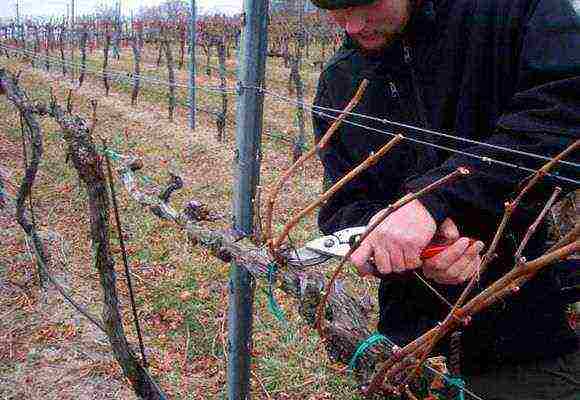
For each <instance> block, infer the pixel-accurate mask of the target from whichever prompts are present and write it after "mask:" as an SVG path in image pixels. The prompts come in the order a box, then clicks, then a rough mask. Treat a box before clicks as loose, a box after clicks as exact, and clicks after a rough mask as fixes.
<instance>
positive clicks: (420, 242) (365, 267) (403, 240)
mask: <svg viewBox="0 0 580 400" xmlns="http://www.w3.org/2000/svg"><path fill="white" fill-rule="evenodd" d="M384 212H385V210H382V211H379V212H378V213H377V214H376V215H375V216H374V217H373V218H372V219H371V221H370V222H369V225H371V224H372V223H373V222H374V221H376V220H377V219H378V218H380V217H381V215H382V214H383V213H384ZM436 231H437V225H436V223H435V220H434V219H433V217H431V214H429V211H427V209H426V208H425V207H424V206H423V205H422V204H421V202H420V201H418V200H414V201H412V202H410V203H409V204H407V205H405V206H403V207H401V208H399V209H398V210H397V211H395V212H394V213H392V214H391V215H389V216H388V217H387V218H385V220H384V221H383V222H381V223H380V224H379V226H377V228H376V229H375V230H373V232H372V233H371V234H370V235H369V236H368V237H367V238H366V239H365V240H364V242H363V243H361V245H360V247H359V248H358V249H357V250H356V251H355V252H354V253H353V254H352V255H351V257H350V259H351V261H352V262H353V263H354V264H355V265H356V266H357V268H358V271H359V274H360V275H361V276H364V275H369V274H370V272H371V271H370V267H369V264H368V263H369V262H370V261H371V257H374V263H375V265H376V267H377V269H378V271H379V272H380V273H381V274H383V275H386V274H390V273H391V272H405V271H408V270H412V269H416V268H419V267H421V265H422V261H421V258H420V255H421V251H423V249H424V248H425V247H427V245H428V244H429V243H430V242H431V240H432V239H433V237H434V235H435V232H436Z"/></svg>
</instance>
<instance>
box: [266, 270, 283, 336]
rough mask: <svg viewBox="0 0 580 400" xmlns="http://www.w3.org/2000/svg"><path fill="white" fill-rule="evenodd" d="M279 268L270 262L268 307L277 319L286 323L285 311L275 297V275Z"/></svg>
mask: <svg viewBox="0 0 580 400" xmlns="http://www.w3.org/2000/svg"><path fill="white" fill-rule="evenodd" d="M277 270H278V266H277V265H276V263H270V264H269V265H268V293H267V294H268V309H269V310H270V312H271V313H272V314H274V316H275V317H276V319H277V320H278V321H280V322H282V323H284V324H286V318H284V313H283V312H282V309H281V308H280V306H279V305H278V303H277V302H276V299H275V298H274V276H275V274H276V272H277Z"/></svg>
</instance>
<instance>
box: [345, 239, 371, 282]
mask: <svg viewBox="0 0 580 400" xmlns="http://www.w3.org/2000/svg"><path fill="white" fill-rule="evenodd" d="M372 254H373V248H372V247H371V246H370V245H368V244H366V243H364V242H363V243H362V244H361V245H360V246H359V247H358V249H356V250H355V251H354V253H352V254H351V256H350V261H352V263H353V264H354V265H356V267H357V269H358V271H359V274H360V275H361V276H365V275H369V274H370V271H368V266H367V265H366V263H367V262H368V261H370V258H371V256H372Z"/></svg>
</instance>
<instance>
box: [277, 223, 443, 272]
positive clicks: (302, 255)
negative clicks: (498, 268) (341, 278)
mask: <svg viewBox="0 0 580 400" xmlns="http://www.w3.org/2000/svg"><path fill="white" fill-rule="evenodd" d="M366 230H367V227H366V226H356V227H352V228H346V229H343V230H340V231H338V232H335V233H333V234H331V235H326V236H321V237H318V238H316V239H314V240H311V241H309V242H307V243H306V244H305V245H304V247H301V248H299V249H297V250H291V251H289V254H288V262H289V263H290V265H295V266H301V267H310V266H314V265H318V264H322V263H324V262H326V261H328V260H329V259H331V258H342V257H344V256H346V254H347V253H348V252H349V251H350V249H351V247H352V246H354V245H356V244H357V243H358V241H359V240H360V238H361V237H362V235H363V234H364V233H365V232H366ZM448 247H449V244H431V245H429V246H427V247H426V248H425V249H424V250H423V252H422V253H421V259H422V260H427V259H429V258H432V257H435V256H436V255H438V254H439V253H441V252H443V251H444V250H446V249H447V248H448ZM369 264H370V266H371V273H372V274H373V275H374V276H376V277H378V278H383V277H384V276H383V275H381V274H380V272H379V271H378V269H377V267H376V265H374V264H373V263H372V262H371V263H369Z"/></svg>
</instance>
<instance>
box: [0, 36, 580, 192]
mask: <svg viewBox="0 0 580 400" xmlns="http://www.w3.org/2000/svg"><path fill="white" fill-rule="evenodd" d="M0 49H3V50H5V51H9V52H13V53H17V54H24V55H26V56H29V57H33V58H34V59H36V60H41V61H46V60H47V59H48V60H50V61H52V62H53V63H54V64H58V65H63V64H66V65H69V66H75V67H78V68H80V70H81V71H82V70H84V71H86V72H89V73H90V74H92V75H97V76H100V77H110V76H114V77H115V79H116V80H117V81H125V82H130V83H135V82H137V81H144V82H148V83H151V84H154V85H158V86H163V87H170V86H174V87H179V88H183V89H189V84H188V83H186V82H183V81H176V82H175V83H174V84H172V83H171V82H168V81H164V80H161V79H158V78H153V77H150V76H145V75H134V74H132V73H129V72H127V71H122V72H121V71H116V70H107V71H106V72H103V71H102V70H97V69H94V68H90V67H87V66H83V65H81V64H79V63H72V62H69V61H64V62H63V60H61V59H59V58H54V57H46V56H43V55H38V54H37V53H34V52H32V51H29V50H23V49H15V48H13V47H9V46H4V45H1V44H0ZM195 87H196V88H199V89H200V90H205V91H207V92H210V93H225V94H229V95H238V94H239V92H240V90H241V89H250V90H256V91H258V92H261V93H263V94H264V95H267V96H269V97H272V98H276V99H278V100H280V101H283V102H285V103H288V104H293V105H295V106H298V107H303V108H304V109H306V110H308V111H310V112H311V113H313V114H316V115H319V116H321V117H324V118H328V119H330V120H337V119H338V115H340V114H343V113H344V111H343V110H339V109H333V108H328V107H321V106H314V105H310V104H307V103H305V102H300V101H298V100H296V99H292V98H289V97H287V96H284V95H281V94H279V93H276V92H273V91H270V90H267V89H265V88H263V87H256V86H248V85H244V84H242V83H240V82H238V84H237V85H236V86H235V87H227V86H226V87H221V86H204V85H196V86H195ZM180 104H181V105H182V106H185V107H189V103H184V102H180ZM199 110H200V111H202V112H206V113H208V114H211V115H214V116H216V117H223V116H222V113H220V112H217V111H210V110H205V109H199ZM323 111H327V112H323ZM329 113H335V114H337V115H333V114H329ZM346 114H347V115H350V116H353V117H358V118H363V119H367V120H370V121H375V122H380V123H382V124H385V125H393V126H398V127H402V128H405V129H411V130H415V131H419V132H423V133H426V134H429V135H432V136H439V137H443V138H446V139H451V140H456V141H460V142H464V143H468V144H470V145H476V146H482V147H487V148H490V149H493V150H498V151H504V152H507V153H512V154H517V155H519V156H525V157H529V158H534V159H537V160H542V161H550V160H551V158H550V157H547V156H543V155H539V154H535V153H530V152H525V151H522V150H517V149H512V148H508V147H503V146H498V145H493V144H490V143H486V142H481V141H477V140H473V139H468V138H464V137H460V136H455V135H451V134H447V133H443V132H438V131H434V130H430V129H425V128H421V127H417V126H413V125H409V124H404V123H401V122H396V121H391V120H388V119H385V118H378V117H375V116H372V115H366V114H361V113H355V112H348V113H346ZM225 120H227V121H229V122H230V123H234V124H235V121H234V120H232V119H229V118H225ZM343 122H344V123H345V124H348V125H351V126H356V127H359V128H362V129H365V130H368V131H371V132H375V133H380V134H384V135H387V136H391V137H392V136H395V135H396V134H395V133H393V132H389V131H385V130H381V129H377V128H375V127H371V126H368V125H364V124H360V123H357V122H353V121H349V120H348V119H345V120H344V121H343ZM405 140H407V141H410V142H412V143H416V144H420V145H425V146H430V147H433V148H436V149H439V150H444V151H447V152H450V153H454V154H460V155H463V156H468V157H470V158H475V159H478V160H480V161H482V162H485V163H489V164H497V165H501V166H503V167H507V168H513V169H517V170H522V171H526V172H530V173H536V172H537V170H535V169H533V168H528V167H524V166H520V165H518V164H515V163H512V162H508V161H502V160H497V159H495V158H492V157H487V156H481V155H479V154H474V153H470V152H468V151H464V150H459V149H455V148H452V147H449V146H444V145H440V144H435V143H431V142H427V141H424V140H420V139H415V138H410V137H407V136H405ZM559 164H562V165H566V166H570V167H573V168H580V163H575V162H572V161H566V160H560V161H559ZM546 176H549V177H551V178H553V179H556V180H560V181H562V182H566V183H572V184H575V185H580V180H578V179H574V178H569V177H564V176H560V175H558V174H557V173H548V174H546Z"/></svg>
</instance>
